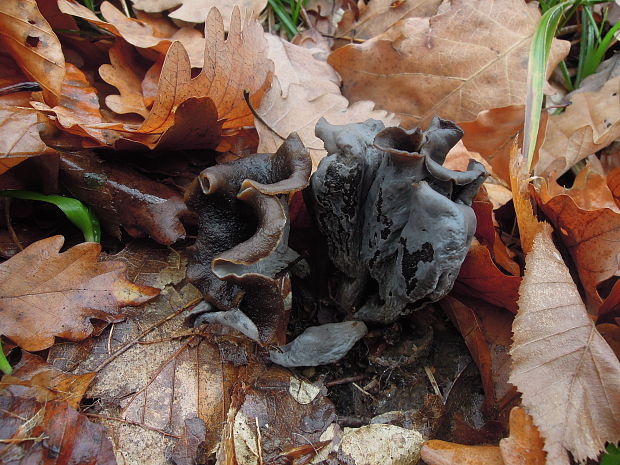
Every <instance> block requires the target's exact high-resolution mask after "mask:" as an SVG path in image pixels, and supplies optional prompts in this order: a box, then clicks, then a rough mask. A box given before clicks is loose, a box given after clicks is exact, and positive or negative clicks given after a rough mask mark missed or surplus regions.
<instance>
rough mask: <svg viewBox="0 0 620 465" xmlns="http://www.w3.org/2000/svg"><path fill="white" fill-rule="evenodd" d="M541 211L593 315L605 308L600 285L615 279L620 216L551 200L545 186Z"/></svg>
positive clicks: (569, 199) (619, 250) (558, 197)
mask: <svg viewBox="0 0 620 465" xmlns="http://www.w3.org/2000/svg"><path fill="white" fill-rule="evenodd" d="M539 195H540V203H539V205H540V208H541V210H542V211H543V212H544V213H545V215H546V216H547V218H548V219H549V221H550V222H551V223H552V224H553V226H554V227H555V229H556V231H557V232H558V235H559V237H560V239H561V241H562V243H563V244H564V245H565V246H566V248H567V249H568V251H569V252H570V254H571V257H572V258H573V260H574V262H575V265H576V267H577V271H578V273H579V279H580V281H581V284H582V285H583V287H584V290H585V292H586V304H587V305H588V308H590V309H591V310H592V311H593V313H594V314H596V311H597V310H598V308H599V307H600V306H601V304H602V301H603V299H602V297H601V295H600V293H599V290H598V285H599V284H601V283H602V282H604V281H606V280H607V279H609V278H611V277H613V276H615V275H616V272H617V271H618V256H619V255H618V254H620V213H617V212H615V211H613V210H610V209H609V208H601V209H596V210H586V209H583V208H580V207H579V206H577V204H576V203H575V200H573V198H572V197H571V196H570V195H566V194H560V195H556V196H555V197H550V196H549V194H548V193H547V191H546V189H545V187H544V185H543V187H542V188H541V190H540V192H539Z"/></svg>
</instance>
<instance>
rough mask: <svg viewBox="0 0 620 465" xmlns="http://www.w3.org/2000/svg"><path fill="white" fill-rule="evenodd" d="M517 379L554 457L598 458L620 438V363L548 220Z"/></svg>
mask: <svg viewBox="0 0 620 465" xmlns="http://www.w3.org/2000/svg"><path fill="white" fill-rule="evenodd" d="M519 294H520V296H519V313H517V316H516V318H515V321H514V324H513V328H512V329H513V333H514V337H513V339H514V344H513V346H512V349H511V351H510V354H511V356H512V373H511V376H510V382H511V383H513V384H514V385H516V386H517V388H518V389H519V391H520V392H521V393H522V398H523V405H524V406H525V407H526V408H527V409H528V412H529V413H530V414H531V415H532V417H533V418H534V423H535V424H536V426H537V427H538V429H539V430H540V432H541V434H542V435H543V437H544V438H545V451H546V452H547V454H548V460H549V463H554V464H569V463H570V460H569V456H568V451H570V452H571V454H572V455H573V457H575V459H576V460H577V461H579V462H585V461H586V460H587V459H588V458H592V459H594V458H596V457H597V456H598V454H599V453H600V452H601V451H602V450H603V448H604V447H605V441H609V442H612V443H615V442H617V441H618V440H620V362H619V361H618V359H617V358H616V356H615V355H614V353H613V351H612V350H611V348H610V347H609V345H608V344H607V342H605V340H604V339H603V337H602V336H601V335H600V334H599V333H598V331H597V330H596V328H595V327H594V323H593V322H592V320H591V319H590V318H589V316H588V313H587V311H586V308H585V306H584V305H583V302H582V300H581V297H580V296H579V292H578V291H577V287H576V286H575V284H574V283H573V281H572V279H571V276H570V273H569V271H568V269H567V268H566V265H565V264H564V262H563V261H562V258H561V256H560V254H559V252H558V251H557V250H556V248H555V246H554V244H553V241H552V239H551V228H550V226H548V225H546V226H544V227H543V230H542V231H541V232H540V233H538V234H537V235H536V237H535V239H534V245H533V249H532V252H531V253H530V254H528V256H527V258H526V268H525V276H524V278H523V283H522V284H521V288H520V290H519Z"/></svg>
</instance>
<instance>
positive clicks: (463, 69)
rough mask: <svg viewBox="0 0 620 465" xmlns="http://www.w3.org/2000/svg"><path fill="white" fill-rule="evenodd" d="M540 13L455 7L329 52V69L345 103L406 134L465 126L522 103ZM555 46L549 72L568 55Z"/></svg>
mask: <svg viewBox="0 0 620 465" xmlns="http://www.w3.org/2000/svg"><path fill="white" fill-rule="evenodd" d="M539 17H540V14H539V12H538V6H537V5H536V4H533V3H529V4H526V3H524V2H523V1H521V0H497V1H494V2H489V1H486V0H476V1H470V0H454V1H453V2H451V4H450V8H449V9H448V10H447V11H446V12H445V13H441V14H437V15H435V16H433V17H431V18H408V19H406V20H404V21H401V22H400V23H397V24H396V25H395V26H393V27H392V28H391V29H389V30H387V31H386V32H385V33H384V34H381V35H380V36H377V37H375V38H373V39H370V40H368V41H366V42H365V43H363V44H359V45H347V46H345V47H342V48H340V49H338V50H336V51H335V52H333V53H332V54H331V55H330V57H329V59H328V62H329V63H330V64H331V65H332V66H333V67H334V68H336V71H338V72H339V73H340V75H341V76H342V80H343V89H342V93H343V95H344V96H345V97H347V98H348V99H349V100H351V101H352V102H355V101H358V100H361V99H369V100H372V101H373V102H375V103H376V104H377V106H378V107H379V108H382V109H385V110H388V111H391V112H394V113H395V114H396V116H398V117H399V118H400V120H401V123H403V124H404V125H406V126H408V127H412V126H415V125H418V124H422V125H425V124H428V123H429V122H430V120H431V118H432V117H433V116H435V115H439V116H440V117H442V118H447V119H451V120H453V121H471V120H474V119H476V116H477V115H478V113H479V112H480V111H482V110H488V109H491V108H498V107H504V106H508V105H519V104H523V103H524V102H525V94H526V77H527V57H528V53H529V47H530V42H531V38H532V35H533V33H534V29H535V27H536V25H537V23H538V19H539ZM568 48H569V44H568V42H561V41H557V40H555V41H554V44H553V47H552V52H551V58H550V63H549V73H551V71H552V70H553V69H554V68H555V66H556V65H557V63H559V61H560V60H561V59H562V58H563V57H564V56H565V55H566V53H568Z"/></svg>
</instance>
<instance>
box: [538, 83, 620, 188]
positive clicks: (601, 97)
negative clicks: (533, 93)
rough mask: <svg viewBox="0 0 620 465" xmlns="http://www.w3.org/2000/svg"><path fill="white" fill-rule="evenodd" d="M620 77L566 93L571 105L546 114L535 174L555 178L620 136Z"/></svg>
mask: <svg viewBox="0 0 620 465" xmlns="http://www.w3.org/2000/svg"><path fill="white" fill-rule="evenodd" d="M619 92H620V77H616V78H614V79H611V80H610V81H607V82H606V83H605V85H604V86H603V87H602V88H601V89H600V90H598V91H594V92H577V93H572V94H569V99H570V102H571V104H570V106H569V107H567V108H566V110H565V111H564V112H563V113H561V114H559V115H551V116H549V121H548V123H547V132H546V135H545V140H544V142H543V144H542V147H541V148H540V154H539V157H540V158H539V161H538V163H537V164H536V166H535V168H534V174H536V175H537V176H542V177H545V178H549V179H556V178H557V177H558V176H560V175H561V174H562V173H564V172H565V171H567V170H568V169H569V168H570V167H571V166H573V165H574V164H575V163H577V162H578V161H580V160H582V159H584V158H585V157H587V156H588V155H591V154H593V153H595V152H597V151H598V150H600V149H602V148H604V147H606V146H607V145H609V144H611V143H612V142H613V141H614V140H616V139H618V138H619V137H620V104H619V103H620V95H619Z"/></svg>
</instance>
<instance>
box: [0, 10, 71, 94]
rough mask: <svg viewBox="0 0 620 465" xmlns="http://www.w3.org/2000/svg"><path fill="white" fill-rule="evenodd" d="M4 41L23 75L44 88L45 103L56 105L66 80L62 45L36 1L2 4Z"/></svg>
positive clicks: (0, 26) (1, 17)
mask: <svg viewBox="0 0 620 465" xmlns="http://www.w3.org/2000/svg"><path fill="white" fill-rule="evenodd" d="M0 31H1V32H2V34H1V37H2V38H1V39H0V40H1V41H2V44H3V45H4V47H5V49H6V50H8V51H9V53H10V54H11V56H12V57H13V58H14V59H15V61H16V62H17V63H18V64H19V66H20V68H21V69H22V71H23V72H24V73H25V74H26V75H27V76H29V77H30V78H32V80H34V81H37V82H38V83H39V85H40V86H41V87H42V88H43V93H44V96H45V100H46V102H47V103H49V104H50V105H52V106H53V105H55V104H56V102H57V101H58V99H59V97H60V92H61V87H62V82H63V79H64V76H65V57H64V55H63V52H62V49H61V46H60V41H59V40H58V37H56V34H55V33H54V31H52V28H51V26H50V25H49V23H48V22H47V20H46V19H45V18H44V17H43V15H41V12H40V11H39V9H38V7H37V2H36V1H35V0H18V1H8V2H2V4H1V5H0Z"/></svg>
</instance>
